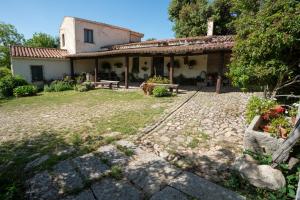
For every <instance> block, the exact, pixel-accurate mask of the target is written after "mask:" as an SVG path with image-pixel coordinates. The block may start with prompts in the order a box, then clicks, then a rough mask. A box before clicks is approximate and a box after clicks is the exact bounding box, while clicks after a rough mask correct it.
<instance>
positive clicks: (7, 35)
mask: <svg viewBox="0 0 300 200" xmlns="http://www.w3.org/2000/svg"><path fill="white" fill-rule="evenodd" d="M23 42H24V36H23V35H22V34H20V33H18V31H17V29H16V28H15V27H14V26H13V25H11V24H5V23H3V22H0V67H7V68H9V67H10V53H9V46H10V45H21V44H23Z"/></svg>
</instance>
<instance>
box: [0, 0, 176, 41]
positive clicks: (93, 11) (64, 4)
mask: <svg viewBox="0 0 300 200" xmlns="http://www.w3.org/2000/svg"><path fill="white" fill-rule="evenodd" d="M169 2H170V0H48V1H46V0H5V1H2V2H1V12H0V21H1V22H5V23H10V24H13V25H14V26H15V27H16V28H17V30H18V32H20V33H22V34H24V36H25V38H27V39H28V38H30V37H31V36H32V34H33V33H34V32H45V33H48V34H51V35H53V36H56V35H58V31H59V26H60V23H61V21H62V19H63V17H64V16H76V17H80V18H84V19H90V20H94V21H99V22H104V23H108V24H112V25H117V26H122V27H126V28H129V29H132V30H134V31H138V32H142V33H144V34H145V36H144V39H147V38H152V37H154V38H157V39H163V38H172V37H174V33H173V31H172V23H171V22H170V21H169V19H168V5H169Z"/></svg>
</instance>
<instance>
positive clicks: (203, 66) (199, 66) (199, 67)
mask: <svg viewBox="0 0 300 200" xmlns="http://www.w3.org/2000/svg"><path fill="white" fill-rule="evenodd" d="M174 60H176V61H179V65H180V67H179V68H174V77H176V76H179V75H180V74H182V75H184V76H185V77H186V78H196V77H197V76H199V75H200V73H201V72H202V71H205V72H207V55H197V56H189V57H188V60H195V61H196V65H195V66H193V67H192V68H191V69H190V68H189V67H188V65H185V64H184V57H183V56H175V57H174ZM169 62H170V58H169V57H165V61H164V67H165V68H164V73H165V76H168V67H167V64H168V63H169Z"/></svg>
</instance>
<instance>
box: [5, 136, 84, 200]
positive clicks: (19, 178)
mask: <svg viewBox="0 0 300 200" xmlns="http://www.w3.org/2000/svg"><path fill="white" fill-rule="evenodd" d="M68 148H75V149H76V151H75V152H74V154H80V153H81V152H82V151H84V149H82V148H81V147H80V146H73V145H72V144H68V143H66V142H65V139H64V138H62V136H61V135H59V134H56V133H54V132H42V133H41V134H40V135H38V136H35V137H30V138H28V139H25V140H22V141H10V142H5V143H1V144H0V199H24V191H25V188H24V181H25V180H26V179H27V178H28V177H31V176H32V175H33V174H34V173H35V172H37V171H40V170H43V169H47V168H49V167H52V166H53V165H54V164H56V163H57V162H58V161H60V160H63V159H66V156H68V157H70V156H72V155H70V154H69V155H60V156H59V155H58V154H57V153H58V152H59V151H61V150H65V149H68ZM43 155H49V156H50V157H49V159H48V160H47V161H45V162H44V163H42V164H41V165H39V166H38V167H35V168H33V169H31V170H28V172H25V171H24V167H25V166H26V164H27V163H29V162H31V161H33V160H34V159H36V158H39V157H41V156H43ZM74 156H75V155H74Z"/></svg>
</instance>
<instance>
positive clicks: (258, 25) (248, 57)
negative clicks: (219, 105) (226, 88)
mask: <svg viewBox="0 0 300 200" xmlns="http://www.w3.org/2000/svg"><path fill="white" fill-rule="evenodd" d="M234 9H235V12H236V13H237V15H238V17H237V19H236V20H235V22H234V24H235V28H236V30H237V34H236V37H235V46H234V48H233V57H232V62H231V64H230V68H229V69H230V71H229V74H228V75H229V77H230V78H231V79H232V82H233V84H234V85H235V86H239V87H243V88H251V87H252V86H257V85H259V86H261V85H267V86H268V88H269V92H270V94H271V93H272V92H273V91H276V88H278V87H280V85H282V84H283V83H284V82H285V81H288V80H290V79H292V78H293V77H295V76H296V75H297V74H300V68H299V63H300V57H299V55H300V40H299V36H300V3H299V2H298V1H295V0H264V1H262V0H260V1H259V0H253V1H252V2H250V1H248V0H235V2H234ZM273 95H274V93H273Z"/></svg>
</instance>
